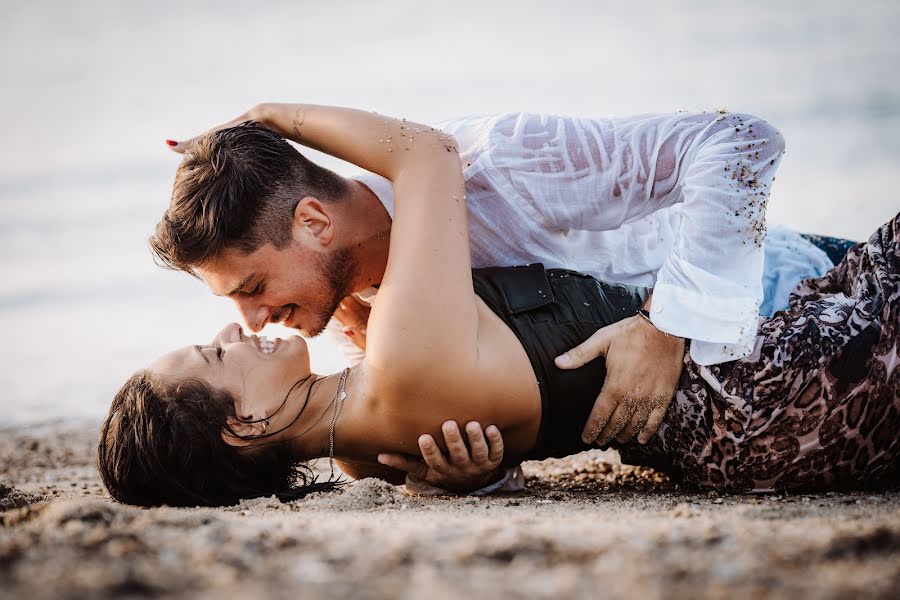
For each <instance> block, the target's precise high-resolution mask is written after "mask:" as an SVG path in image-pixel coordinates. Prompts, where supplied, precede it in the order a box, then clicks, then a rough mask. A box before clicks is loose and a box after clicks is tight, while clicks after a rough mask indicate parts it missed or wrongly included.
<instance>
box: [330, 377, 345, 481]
mask: <svg viewBox="0 0 900 600" xmlns="http://www.w3.org/2000/svg"><path fill="white" fill-rule="evenodd" d="M349 374H350V367H347V368H346V369H344V370H343V372H342V373H341V379H340V381H338V386H337V391H335V393H334V400H332V401H331V403H332V404H334V413H333V414H332V415H331V426H330V427H329V428H328V465H329V466H330V467H331V477H330V479H332V480H333V479H334V425H335V423H337V418H338V414H340V412H341V409H342V408H343V407H344V400H345V399H346V398H347V390H346V385H347V375H349Z"/></svg>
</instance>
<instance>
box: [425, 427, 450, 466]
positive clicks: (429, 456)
mask: <svg viewBox="0 0 900 600" xmlns="http://www.w3.org/2000/svg"><path fill="white" fill-rule="evenodd" d="M419 451H420V452H422V459H423V460H424V461H425V463H426V464H427V465H428V466H429V467H430V468H431V470H432V471H435V472H437V473H446V472H447V470H448V469H449V465H447V460H446V459H445V458H444V453H443V452H441V449H440V448H438V445H437V444H436V443H435V441H434V438H433V437H431V436H430V435H428V434H427V433H426V434H423V435H420V436H419Z"/></svg>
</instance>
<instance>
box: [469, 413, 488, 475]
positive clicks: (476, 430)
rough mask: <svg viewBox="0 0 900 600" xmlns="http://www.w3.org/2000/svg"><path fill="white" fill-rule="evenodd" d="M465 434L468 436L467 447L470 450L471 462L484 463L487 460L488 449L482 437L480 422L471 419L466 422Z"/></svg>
mask: <svg viewBox="0 0 900 600" xmlns="http://www.w3.org/2000/svg"><path fill="white" fill-rule="evenodd" d="M466 436H467V437H468V438H469V448H470V449H471V450H472V462H474V463H475V464H477V465H484V464H486V463H487V462H488V460H489V456H490V451H489V450H488V445H487V442H486V441H485V439H484V432H483V431H482V429H481V423H478V422H477V421H471V422H469V423H467V424H466Z"/></svg>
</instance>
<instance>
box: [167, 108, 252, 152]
mask: <svg viewBox="0 0 900 600" xmlns="http://www.w3.org/2000/svg"><path fill="white" fill-rule="evenodd" d="M264 114H265V105H263V104H257V105H256V106H254V107H253V108H251V109H250V110H248V111H247V112H245V113H244V114H242V115H240V116H238V117H235V118H234V119H232V120H230V121H228V122H227V123H222V124H221V125H219V126H217V127H213V128H211V129H207V130H206V131H204V132H203V133H201V134H200V135H197V136H194V137H192V138H188V139H186V140H181V141H179V140H166V145H167V146H169V149H170V150H172V151H173V152H177V153H178V154H184V153H185V152H187V151H188V150H190V149H191V148H193V147H194V146H195V145H196V144H197V142H198V141H199V140H200V138H202V137H203V136H206V135H209V134H210V133H213V132H216V131H219V130H221V129H228V128H229V127H237V126H238V125H240V124H241V123H246V122H247V121H257V122H258V123H260V124H261V125H263V126H265V123H264V122H263V116H264Z"/></svg>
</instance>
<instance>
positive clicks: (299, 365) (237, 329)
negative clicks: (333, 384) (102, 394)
mask: <svg viewBox="0 0 900 600" xmlns="http://www.w3.org/2000/svg"><path fill="white" fill-rule="evenodd" d="M264 345H265V344H261V342H260V339H259V338H258V337H257V336H255V335H250V336H247V335H244V332H243V330H242V329H241V326H240V325H238V324H237V323H231V324H230V325H227V326H225V328H224V329H222V331H220V332H219V333H218V334H216V337H214V338H213V340H212V342H210V343H209V344H203V345H200V346H188V347H186V348H181V349H179V350H175V351H174V352H170V353H168V354H166V355H164V356H162V357H160V358H158V359H157V360H156V361H154V362H153V363H152V364H151V365H150V366H149V367H148V368H149V370H150V371H151V372H153V373H155V374H157V375H161V376H163V377H165V378H166V379H174V380H179V379H188V378H192V379H201V380H203V381H206V382H207V383H209V384H210V385H211V386H212V387H213V388H216V389H224V390H227V391H229V392H231V393H232V394H233V395H234V397H235V402H236V406H235V412H236V414H237V416H238V417H239V418H253V419H261V418H263V417H272V416H273V415H274V414H275V413H276V412H277V411H278V408H279V407H280V406H281V405H282V402H284V399H285V397H286V396H287V394H288V392H289V391H290V389H291V387H293V386H294V384H296V383H297V382H298V381H299V380H301V379H303V378H304V377H307V376H308V375H309V374H310V369H309V352H308V350H307V347H306V341H305V340H304V339H303V338H301V337H300V336H292V337H290V338H288V339H286V340H282V339H276V340H275V343H274V351H273V352H271V353H270V354H269V353H266V352H264V351H263V347H264ZM281 412H285V411H281ZM278 416H279V417H284V415H278ZM288 418H293V415H290V416H289V417H288ZM279 420H280V419H279ZM270 425H271V426H277V423H275V422H274V421H273V422H272V423H271V424H270Z"/></svg>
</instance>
